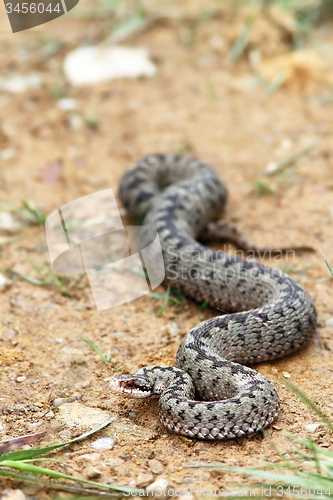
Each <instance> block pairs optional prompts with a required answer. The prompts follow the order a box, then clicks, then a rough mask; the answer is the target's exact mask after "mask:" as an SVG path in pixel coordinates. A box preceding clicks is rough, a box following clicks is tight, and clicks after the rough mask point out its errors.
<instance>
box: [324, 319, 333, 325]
mask: <svg viewBox="0 0 333 500" xmlns="http://www.w3.org/2000/svg"><path fill="white" fill-rule="evenodd" d="M325 325H327V326H333V318H328V319H327V320H326V321H325Z"/></svg>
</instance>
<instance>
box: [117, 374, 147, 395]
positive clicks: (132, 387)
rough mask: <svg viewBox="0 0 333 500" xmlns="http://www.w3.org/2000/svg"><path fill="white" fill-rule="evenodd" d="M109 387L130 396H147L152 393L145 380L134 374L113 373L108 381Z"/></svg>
mask: <svg viewBox="0 0 333 500" xmlns="http://www.w3.org/2000/svg"><path fill="white" fill-rule="evenodd" d="M110 389H111V391H113V392H117V393H120V394H123V395H124V396H128V397H131V398H148V397H149V396H151V395H152V394H153V392H152V389H151V387H150V386H149V385H148V384H147V381H146V380H145V379H144V378H142V377H136V376H135V375H120V374H117V375H114V376H113V378H112V379H111V381H110Z"/></svg>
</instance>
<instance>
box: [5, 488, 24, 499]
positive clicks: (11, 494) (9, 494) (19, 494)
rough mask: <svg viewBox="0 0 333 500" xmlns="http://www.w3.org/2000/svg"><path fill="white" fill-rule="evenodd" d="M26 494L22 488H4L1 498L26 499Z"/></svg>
mask: <svg viewBox="0 0 333 500" xmlns="http://www.w3.org/2000/svg"><path fill="white" fill-rule="evenodd" d="M26 498H27V497H26V496H25V494H24V493H23V491H21V490H3V491H2V493H1V497H0V499H1V500H26Z"/></svg>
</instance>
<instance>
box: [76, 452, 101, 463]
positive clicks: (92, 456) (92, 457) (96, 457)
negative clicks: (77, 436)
mask: <svg viewBox="0 0 333 500" xmlns="http://www.w3.org/2000/svg"><path fill="white" fill-rule="evenodd" d="M100 458H101V455H100V453H85V454H84V455H79V456H78V457H76V460H82V459H83V460H89V461H90V462H97V460H99V459H100Z"/></svg>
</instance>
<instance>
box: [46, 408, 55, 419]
mask: <svg viewBox="0 0 333 500" xmlns="http://www.w3.org/2000/svg"><path fill="white" fill-rule="evenodd" d="M53 417H54V413H53V411H52V410H51V411H48V412H47V413H46V414H45V418H47V419H49V418H53Z"/></svg>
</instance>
